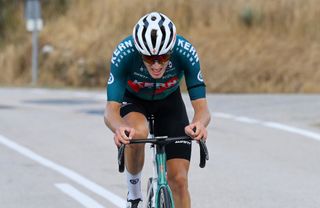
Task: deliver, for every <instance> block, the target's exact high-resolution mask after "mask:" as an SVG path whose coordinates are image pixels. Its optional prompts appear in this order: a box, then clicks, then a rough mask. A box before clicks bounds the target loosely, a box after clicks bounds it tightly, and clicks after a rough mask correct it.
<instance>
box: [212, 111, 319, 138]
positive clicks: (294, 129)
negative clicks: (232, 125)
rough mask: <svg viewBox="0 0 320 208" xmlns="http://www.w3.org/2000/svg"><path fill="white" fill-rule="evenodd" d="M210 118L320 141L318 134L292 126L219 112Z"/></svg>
mask: <svg viewBox="0 0 320 208" xmlns="http://www.w3.org/2000/svg"><path fill="white" fill-rule="evenodd" d="M212 117H213V118H214V117H217V118H223V119H231V120H234V121H238V122H242V123H250V124H258V125H262V126H265V127H269V128H273V129H278V130H282V131H286V132H290V133H294V134H299V135H302V136H304V137H307V138H310V139H315V140H318V141H320V134H318V133H315V132H312V131H309V130H305V129H301V128H297V127H293V126H288V125H285V124H281V123H277V122H269V121H261V120H257V119H252V118H248V117H242V116H235V115H231V114H226V113H221V112H213V113H212Z"/></svg>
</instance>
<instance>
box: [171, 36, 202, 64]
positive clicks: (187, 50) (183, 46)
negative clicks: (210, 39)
mask: <svg viewBox="0 0 320 208" xmlns="http://www.w3.org/2000/svg"><path fill="white" fill-rule="evenodd" d="M176 50H177V51H178V52H179V53H180V54H182V55H184V56H185V57H187V58H188V59H189V61H190V63H191V64H192V66H193V65H195V64H196V63H197V62H199V57H198V54H197V52H196V49H195V48H194V47H193V46H192V45H191V43H189V42H188V41H185V40H182V39H178V47H177V49H176Z"/></svg>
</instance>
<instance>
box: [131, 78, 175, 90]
mask: <svg viewBox="0 0 320 208" xmlns="http://www.w3.org/2000/svg"><path fill="white" fill-rule="evenodd" d="M178 83H179V79H178V77H173V78H172V79H170V80H168V81H167V82H164V83H161V82H156V83H153V82H139V81H137V80H134V81H132V80H129V81H128V85H129V86H130V88H131V89H132V90H133V91H135V92H139V91H140V90H141V89H143V88H149V89H150V88H153V87H154V85H156V86H155V87H156V91H155V93H156V94H159V93H162V92H164V91H165V90H167V89H169V88H171V87H173V86H175V85H177V84H178Z"/></svg>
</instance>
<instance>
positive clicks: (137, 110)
mask: <svg viewBox="0 0 320 208" xmlns="http://www.w3.org/2000/svg"><path fill="white" fill-rule="evenodd" d="M124 100H125V101H124V102H123V103H122V106H121V108H120V115H121V117H122V118H123V119H124V120H125V122H126V124H127V125H129V126H130V127H132V128H134V129H135V130H136V136H135V137H136V138H137V137H140V138H145V137H147V136H148V133H149V128H148V121H147V118H146V109H145V108H144V107H143V106H142V105H141V104H140V103H139V101H138V100H135V99H132V98H126V97H125V98H124Z"/></svg>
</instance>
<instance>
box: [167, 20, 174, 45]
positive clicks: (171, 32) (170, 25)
mask: <svg viewBox="0 0 320 208" xmlns="http://www.w3.org/2000/svg"><path fill="white" fill-rule="evenodd" d="M169 28H170V37H169V41H168V43H167V45H166V48H167V47H168V46H169V45H170V44H171V42H172V39H173V35H174V34H173V24H172V22H170V23H169Z"/></svg>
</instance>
